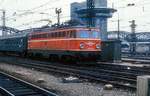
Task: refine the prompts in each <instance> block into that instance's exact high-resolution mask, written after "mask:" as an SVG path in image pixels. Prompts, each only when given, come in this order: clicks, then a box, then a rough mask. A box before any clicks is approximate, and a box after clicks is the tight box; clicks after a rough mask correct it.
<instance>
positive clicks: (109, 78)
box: [8, 57, 150, 90]
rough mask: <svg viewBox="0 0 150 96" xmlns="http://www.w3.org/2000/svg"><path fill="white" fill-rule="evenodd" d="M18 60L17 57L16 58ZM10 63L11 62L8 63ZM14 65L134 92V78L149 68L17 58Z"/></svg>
mask: <svg viewBox="0 0 150 96" xmlns="http://www.w3.org/2000/svg"><path fill="white" fill-rule="evenodd" d="M17 58H18V57H17ZM8 63H10V64H11V63H12V62H8ZM14 64H17V65H21V66H24V67H29V68H31V67H32V68H35V69H38V70H43V71H46V72H54V73H59V74H60V73H61V74H66V75H73V76H77V77H80V78H86V79H88V80H94V81H99V82H104V83H110V84H113V85H116V86H117V87H122V88H127V89H133V90H136V77H137V76H140V75H149V74H150V68H148V67H146V68H145V67H136V66H125V65H120V64H112V63H106V64H105V63H103V62H101V63H100V62H99V63H95V64H93V65H94V66H93V65H92V64H88V63H87V65H88V66H84V65H86V64H81V65H76V64H69V65H64V64H60V63H56V62H55V63H54V62H53V63H50V62H45V61H38V60H29V59H24V58H19V59H18V60H16V61H15V63H14ZM79 66H80V67H79Z"/></svg>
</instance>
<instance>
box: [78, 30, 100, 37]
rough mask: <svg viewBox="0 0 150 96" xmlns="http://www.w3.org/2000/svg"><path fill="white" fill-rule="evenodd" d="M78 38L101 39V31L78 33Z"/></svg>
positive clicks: (81, 31)
mask: <svg viewBox="0 0 150 96" xmlns="http://www.w3.org/2000/svg"><path fill="white" fill-rule="evenodd" d="M77 37H78V38H100V35H99V31H95V30H93V31H88V30H80V31H79V32H77Z"/></svg>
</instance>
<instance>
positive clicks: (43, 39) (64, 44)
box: [28, 27, 101, 60]
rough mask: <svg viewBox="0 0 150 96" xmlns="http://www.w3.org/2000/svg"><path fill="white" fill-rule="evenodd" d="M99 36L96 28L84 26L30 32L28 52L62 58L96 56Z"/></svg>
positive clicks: (99, 42)
mask: <svg viewBox="0 0 150 96" xmlns="http://www.w3.org/2000/svg"><path fill="white" fill-rule="evenodd" d="M99 36H100V35H99V30H98V29H95V28H85V27H74V28H60V29H55V30H49V31H46V32H32V33H30V34H29V37H28V54H31V55H33V54H36V55H40V56H41V55H42V56H46V57H49V58H51V59H61V58H62V59H63V60H66V59H83V58H89V57H90V58H92V57H97V56H98V55H99V54H100V51H101V40H100V38H99Z"/></svg>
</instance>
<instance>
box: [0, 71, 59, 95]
mask: <svg viewBox="0 0 150 96" xmlns="http://www.w3.org/2000/svg"><path fill="white" fill-rule="evenodd" d="M0 93H1V95H2V96H58V95H56V94H54V93H52V92H49V91H47V90H45V89H43V88H40V87H37V86H35V85H32V84H30V83H28V82H25V81H23V80H20V79H18V78H16V77H13V76H10V75H8V74H6V73H3V72H0Z"/></svg>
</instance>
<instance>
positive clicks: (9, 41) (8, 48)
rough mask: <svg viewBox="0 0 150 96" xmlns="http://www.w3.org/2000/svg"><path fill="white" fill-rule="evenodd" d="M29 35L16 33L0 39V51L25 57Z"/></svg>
mask: <svg viewBox="0 0 150 96" xmlns="http://www.w3.org/2000/svg"><path fill="white" fill-rule="evenodd" d="M27 35H28V34H27V33H15V34H11V35H7V36H5V37H2V36H1V37H0V51H1V52H11V53H18V54H22V55H24V54H25V53H26V52H27V45H28V44H27Z"/></svg>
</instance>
